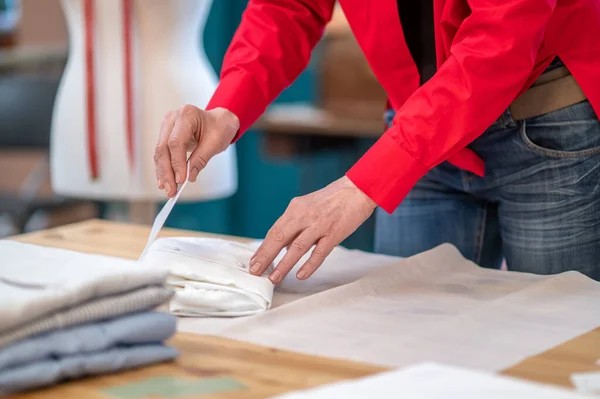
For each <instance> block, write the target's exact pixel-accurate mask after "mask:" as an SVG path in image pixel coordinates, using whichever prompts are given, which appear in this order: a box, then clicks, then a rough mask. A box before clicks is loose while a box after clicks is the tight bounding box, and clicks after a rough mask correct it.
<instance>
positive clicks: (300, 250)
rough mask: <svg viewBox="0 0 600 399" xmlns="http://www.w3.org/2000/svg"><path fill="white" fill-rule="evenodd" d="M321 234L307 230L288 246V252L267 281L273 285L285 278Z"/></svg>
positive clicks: (313, 230)
mask: <svg viewBox="0 0 600 399" xmlns="http://www.w3.org/2000/svg"><path fill="white" fill-rule="evenodd" d="M320 237H321V234H319V232H318V231H317V230H315V229H311V228H308V229H306V230H304V231H303V232H302V233H300V234H299V235H298V237H296V239H294V241H292V242H291V244H290V245H288V251H287V253H286V254H285V256H284V257H283V259H282V260H281V261H280V262H279V263H278V264H277V267H276V268H275V270H273V272H271V275H270V276H269V279H270V280H271V282H273V284H278V283H279V282H281V281H282V280H283V279H284V278H285V276H287V274H288V273H289V272H290V270H292V269H293V268H294V266H296V263H298V261H299V260H300V258H302V257H303V256H304V255H305V254H306V253H307V252H308V250H309V249H310V248H311V247H312V246H313V245H314V244H315V243H316V242H317V241H318V240H319V238H320Z"/></svg>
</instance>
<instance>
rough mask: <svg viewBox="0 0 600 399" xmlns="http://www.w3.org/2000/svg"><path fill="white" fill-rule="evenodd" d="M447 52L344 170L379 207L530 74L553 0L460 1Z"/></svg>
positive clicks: (455, 146) (451, 151)
mask: <svg viewBox="0 0 600 399" xmlns="http://www.w3.org/2000/svg"><path fill="white" fill-rule="evenodd" d="M468 3H469V6H470V8H471V14H470V15H469V16H468V17H467V18H466V19H465V20H464V21H463V23H462V24H461V26H460V28H459V29H458V32H457V33H456V37H455V38H454V40H453V45H452V47H451V49H450V55H449V57H448V59H447V60H446V61H445V62H444V63H443V64H442V66H441V67H440V68H439V69H438V72H437V73H436V74H435V75H434V77H433V78H431V79H430V81H429V82H427V83H426V84H425V85H423V86H422V87H421V88H419V89H418V90H417V91H416V92H415V93H414V94H413V95H412V96H411V97H410V98H409V99H408V100H407V101H406V103H405V104H404V105H403V106H402V107H401V108H400V109H399V110H398V112H397V113H396V116H395V118H394V122H393V125H392V127H391V128H390V129H389V130H388V131H387V132H386V133H385V134H384V135H383V136H382V137H381V138H380V139H379V140H378V141H377V142H376V143H375V144H374V145H373V147H371V148H370V149H369V150H368V151H367V153H366V154H365V155H364V156H363V157H362V158H361V159H360V160H359V161H358V162H357V163H356V164H355V165H354V166H353V167H352V168H351V169H350V170H349V171H348V173H347V176H348V177H349V178H350V179H351V180H352V181H353V182H354V184H356V185H357V186H358V187H359V188H360V189H361V190H362V191H364V192H365V193H366V194H367V195H368V196H369V197H370V198H371V199H373V200H374V201H375V202H376V203H377V204H378V205H379V206H381V207H382V208H383V209H384V210H386V211H387V212H390V213H391V212H393V211H394V209H396V208H397V207H398V205H399V204H400V203H401V201H402V200H403V199H404V197H405V196H406V195H407V194H408V192H409V191H410V190H411V188H412V187H413V186H414V185H415V184H416V183H417V181H418V180H419V179H420V178H421V177H423V176H424V175H425V174H426V173H427V172H428V171H429V170H430V169H432V168H434V167H435V166H437V165H438V164H440V163H442V162H443V161H445V160H447V159H449V158H451V157H452V156H453V155H455V154H456V153H457V152H458V151H460V150H461V149H463V148H464V147H466V146H467V145H468V144H469V143H471V142H472V141H474V140H475V139H476V138H477V137H478V136H480V135H481V134H482V133H483V132H484V131H485V130H486V129H487V128H488V127H489V126H490V125H491V124H492V123H493V122H494V121H495V120H496V119H497V118H498V117H499V116H500V115H501V114H502V112H503V111H504V110H506V108H508V106H509V105H510V103H511V102H512V101H513V100H514V99H515V98H516V96H517V95H518V94H519V92H520V91H522V89H523V88H524V85H525V83H526V81H527V79H528V77H529V75H530V74H531V72H532V70H533V68H534V63H535V58H536V55H537V53H538V50H539V47H540V45H541V43H542V39H543V36H544V32H545V28H546V24H547V22H548V20H549V18H550V16H551V14H552V12H553V10H554V7H555V3H556V0H468Z"/></svg>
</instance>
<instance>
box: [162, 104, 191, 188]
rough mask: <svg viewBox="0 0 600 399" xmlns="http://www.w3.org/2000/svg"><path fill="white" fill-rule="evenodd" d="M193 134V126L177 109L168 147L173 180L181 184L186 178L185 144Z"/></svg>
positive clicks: (186, 116)
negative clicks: (173, 174)
mask: <svg viewBox="0 0 600 399" xmlns="http://www.w3.org/2000/svg"><path fill="white" fill-rule="evenodd" d="M193 136H194V126H193V124H192V123H191V122H190V121H189V119H188V114H186V113H185V112H184V111H182V110H181V109H180V110H178V111H177V117H176V118H175V124H174V125H173V131H172V132H171V135H170V136H169V140H168V147H169V153H170V156H171V167H172V168H173V172H174V173H175V182H176V183H177V184H181V183H183V182H184V181H185V178H186V169H187V168H186V161H187V160H186V155H187V154H186V146H187V144H188V143H189V142H190V140H191V139H192V138H193Z"/></svg>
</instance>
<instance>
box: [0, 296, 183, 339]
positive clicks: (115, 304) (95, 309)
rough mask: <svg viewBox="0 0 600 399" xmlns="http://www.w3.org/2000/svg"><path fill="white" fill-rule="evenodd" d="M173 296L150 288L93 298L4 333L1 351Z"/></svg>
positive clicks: (140, 308)
mask: <svg viewBox="0 0 600 399" xmlns="http://www.w3.org/2000/svg"><path fill="white" fill-rule="evenodd" d="M173 293H174V291H173V290H172V289H171V288H167V287H163V286H149V287H143V288H139V289H137V290H134V291H130V292H126V293H124V294H118V295H112V296H106V297H102V298H97V299H92V300H90V301H88V302H85V303H83V304H81V305H77V306H73V307H71V308H68V309H64V310H62V311H59V312H57V313H54V314H51V315H50V316H45V317H42V318H40V319H37V320H34V321H32V322H30V323H27V324H25V325H22V326H19V327H17V328H15V329H13V330H10V331H7V332H5V333H2V334H0V350H1V349H2V348H4V347H6V346H7V345H9V344H11V343H13V342H16V341H19V340H22V339H25V338H28V337H32V336H34V335H38V334H41V333H44V332H48V331H51V330H55V329H59V328H66V327H70V326H75V325H78V324H83V323H89V322H93V321H98V320H103V319H108V318H113V317H116V316H120V315H124V314H128V313H133V312H139V311H143V310H149V309H153V308H155V307H157V306H160V305H162V304H163V303H165V302H167V301H168V300H169V299H170V298H171V297H172V296H173Z"/></svg>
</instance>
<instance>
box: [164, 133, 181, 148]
mask: <svg viewBox="0 0 600 399" xmlns="http://www.w3.org/2000/svg"><path fill="white" fill-rule="evenodd" d="M167 145H168V146H169V148H171V149H173V148H179V147H181V140H179V138H178V137H177V136H175V135H173V136H170V137H169V139H168V140H167Z"/></svg>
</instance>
